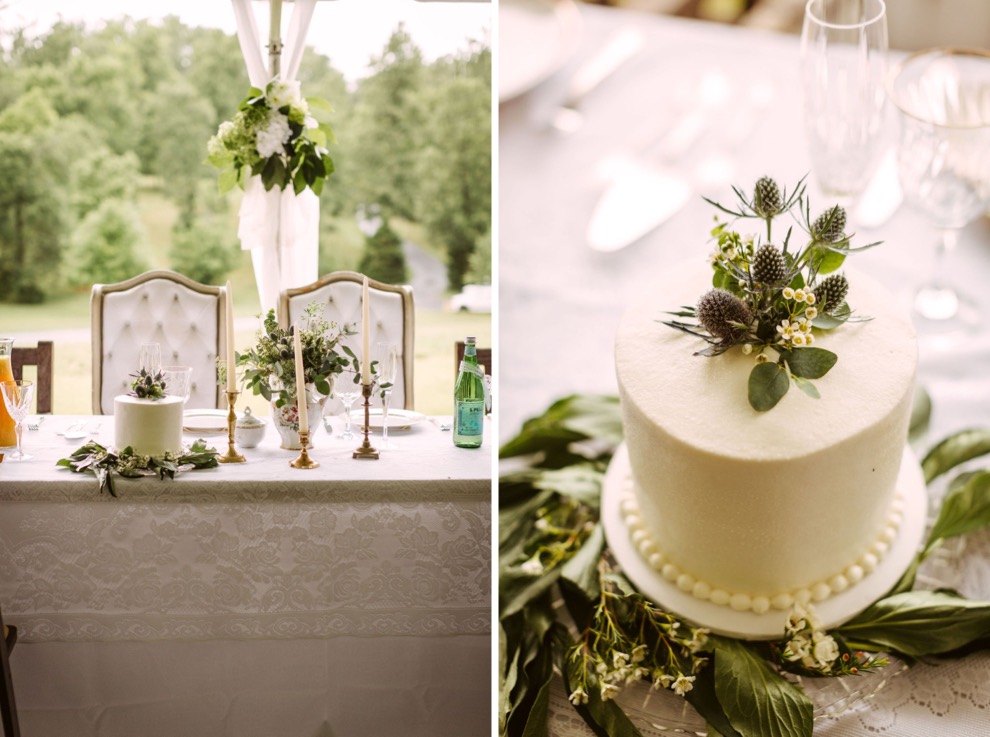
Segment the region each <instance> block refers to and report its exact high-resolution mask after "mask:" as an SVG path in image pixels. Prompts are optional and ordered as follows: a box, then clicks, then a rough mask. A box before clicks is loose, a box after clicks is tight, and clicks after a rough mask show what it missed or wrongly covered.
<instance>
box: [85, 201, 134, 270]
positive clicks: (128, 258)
mask: <svg viewBox="0 0 990 737" xmlns="http://www.w3.org/2000/svg"><path fill="white" fill-rule="evenodd" d="M144 238H145V235H144V229H143V228H142V226H141V222H140V221H139V220H138V218H137V215H136V214H135V212H134V205H133V204H132V203H130V202H126V201H124V200H104V201H103V202H102V203H101V204H100V206H99V207H97V208H96V209H95V210H93V211H92V212H91V213H89V214H88V215H87V216H86V217H85V218H84V219H83V221H82V222H81V223H79V226H78V227H77V228H76V229H75V231H74V232H73V233H72V238H71V259H70V260H69V263H70V264H71V272H70V273H69V274H68V279H69V282H70V283H71V284H76V285H79V286H84V285H88V284H93V283H95V282H116V281H122V280H123V279H129V278H130V277H132V276H136V275H137V274H140V273H141V272H142V271H144V269H145V268H146V267H145V265H144V264H143V263H142V262H141V261H140V260H139V259H138V257H137V255H136V254H135V248H136V246H137V244H138V243H140V242H141V241H143V240H144Z"/></svg>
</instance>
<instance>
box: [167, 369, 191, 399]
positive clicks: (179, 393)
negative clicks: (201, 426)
mask: <svg viewBox="0 0 990 737" xmlns="http://www.w3.org/2000/svg"><path fill="white" fill-rule="evenodd" d="M162 378H163V379H165V394H166V395H167V396H170V397H181V398H182V403H183V404H185V403H186V402H188V401H189V395H190V394H191V393H192V366H165V367H163V368H162Z"/></svg>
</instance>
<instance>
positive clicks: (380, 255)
mask: <svg viewBox="0 0 990 737" xmlns="http://www.w3.org/2000/svg"><path fill="white" fill-rule="evenodd" d="M358 268H359V269H360V271H361V273H363V274H367V275H368V276H369V277H371V278H372V279H377V280H378V281H382V282H386V283H388V284H405V283H406V282H407V281H408V279H409V277H408V273H407V269H406V257H405V254H403V252H402V239H401V238H400V237H399V235H398V233H396V232H395V231H394V230H392V228H390V227H389V224H388V220H386V219H383V220H382V224H381V225H380V226H379V227H378V230H377V231H376V232H375V234H374V235H372V236H367V237H365V246H364V255H363V256H362V257H361V264H360V266H359V267H358Z"/></svg>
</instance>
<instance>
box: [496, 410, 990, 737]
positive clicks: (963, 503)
mask: <svg viewBox="0 0 990 737" xmlns="http://www.w3.org/2000/svg"><path fill="white" fill-rule="evenodd" d="M927 406H928V405H927V398H926V397H923V401H921V402H916V407H927ZM926 420H927V412H922V416H920V417H919V416H913V417H912V427H913V428H914V427H916V424H917V423H923V422H924V421H926ZM621 440H622V423H621V418H620V413H619V403H618V399H617V398H615V397H601V396H586V395H574V396H570V397H567V398H565V399H562V400H560V401H558V402H556V403H554V404H553V405H552V406H550V408H549V409H548V410H547V411H546V412H545V413H544V414H543V415H542V416H540V417H537V418H535V419H532V420H529V421H528V422H526V423H525V424H524V426H523V428H522V430H521V432H520V433H519V435H518V436H517V437H516V438H514V439H512V440H511V441H509V442H508V443H507V444H505V445H504V446H502V448H501V450H500V457H501V458H502V459H510V458H515V459H517V460H518V462H517V463H516V465H515V468H514V470H509V471H505V472H503V473H502V474H501V477H500V480H499V698H498V718H499V734H500V735H503V736H504V737H516V736H517V735H524V736H525V737H537V736H538V735H546V734H547V733H548V723H549V722H548V720H549V706H550V685H551V682H552V679H553V678H554V677H557V676H560V677H562V678H563V681H564V686H565V689H566V691H567V693H568V694H569V698H570V701H571V703H572V704H574V708H575V709H576V710H577V712H578V713H579V714H580V715H581V717H582V718H583V719H584V720H585V722H586V723H587V724H588V725H589V727H590V728H591V730H592V731H593V732H594V733H595V734H597V735H608V737H638V735H640V732H639V731H638V730H637V729H636V727H635V725H634V724H633V723H632V721H631V720H630V719H629V718H628V716H627V715H626V714H625V713H624V712H623V711H622V709H621V707H620V706H619V705H618V704H617V703H616V702H615V701H614V700H613V699H614V696H615V694H616V693H617V692H618V690H620V689H621V687H622V686H624V685H625V684H628V683H631V682H633V681H636V680H639V679H647V680H650V681H652V682H653V685H654V687H655V688H664V689H670V690H673V691H674V692H675V693H678V694H679V695H682V696H683V697H684V698H685V699H686V700H687V701H688V702H689V703H690V704H691V705H692V706H693V707H694V708H695V710H696V711H697V712H698V713H699V714H700V715H701V716H702V717H703V718H704V719H705V721H706V723H707V725H708V734H709V735H720V736H721V737H763V735H777V736H779V737H810V735H811V734H812V729H813V728H812V720H813V705H812V702H811V700H810V699H809V698H808V696H807V695H806V694H805V693H804V692H803V691H802V690H801V689H800V687H799V686H797V685H795V684H794V683H792V682H791V681H790V680H788V679H786V678H785V677H784V676H783V675H782V672H785V671H786V672H790V673H795V674H800V675H802V676H811V677H839V676H850V675H855V674H856V673H859V672H863V671H865V670H871V669H875V668H880V667H882V666H883V665H884V664H885V662H886V660H885V658H884V657H883V655H882V654H883V653H893V654H897V655H899V656H901V657H904V658H906V659H908V660H913V659H916V658H921V657H924V656H930V655H946V654H952V653H958V652H963V651H969V650H972V649H979V648H987V647H990V601H972V600H969V599H966V598H964V597H962V596H960V595H959V594H957V593H956V592H953V591H915V590H912V589H913V586H914V581H915V575H916V573H917V570H918V566H919V565H920V564H921V562H922V561H923V560H924V559H925V558H926V557H927V556H928V555H929V554H930V553H931V552H932V551H933V550H935V548H937V547H938V546H939V545H940V544H941V543H942V541H944V540H947V539H949V538H952V537H956V536H958V535H963V534H966V533H969V532H973V531H975V530H978V529H981V528H983V527H986V526H988V525H990V470H980V471H976V472H968V473H963V474H961V475H959V476H957V477H956V478H955V479H953V480H952V481H951V483H950V484H949V486H948V491H947V493H946V496H945V499H944V501H943V502H942V506H941V510H940V512H939V515H938V519H937V520H936V522H935V524H934V526H933V528H932V530H931V533H930V535H929V537H928V540H927V542H926V544H925V546H924V547H923V549H922V550H921V552H920V553H919V554H918V556H917V558H916V559H915V561H914V562H913V563H912V565H911V566H910V568H909V569H908V570H907V572H906V573H905V574H904V576H903V577H902V578H901V580H900V581H899V582H898V583H897V585H896V586H895V587H894V588H893V589H892V590H891V591H890V592H889V593H888V594H887V595H886V596H885V597H884V598H882V599H880V600H879V601H877V602H875V603H874V604H873V605H872V606H870V607H869V608H868V609H867V610H866V611H864V612H862V613H861V614H859V615H858V616H856V617H854V618H853V619H852V620H850V621H848V622H846V623H845V624H843V625H841V626H840V627H838V628H837V629H836V630H833V631H831V632H828V633H825V632H823V631H822V630H821V629H820V627H818V626H817V622H816V621H815V620H814V616H813V614H810V615H809V614H801V613H800V612H798V613H797V614H796V615H795V614H792V616H791V619H790V621H789V622H788V627H787V632H786V633H782V636H783V637H782V640H781V641H780V642H776V643H763V642H748V641H743V640H735V639H732V638H728V637H718V636H714V635H711V636H709V635H708V633H706V632H705V631H704V630H699V629H694V628H691V627H690V626H688V625H686V624H685V623H683V622H680V621H679V620H678V619H677V618H676V617H675V616H674V615H671V614H669V613H667V612H663V611H662V610H660V609H659V608H657V607H656V606H655V605H654V604H652V603H651V602H650V601H649V600H648V599H646V598H645V597H643V596H642V595H641V594H640V593H639V592H637V591H636V589H635V587H634V586H633V585H632V584H631V583H630V582H629V581H628V580H626V579H625V578H624V577H623V576H622V574H621V572H619V571H616V570H614V569H613V568H612V566H611V565H610V564H609V556H608V551H607V550H606V547H605V537H604V533H603V530H602V526H601V523H600V521H599V497H600V493H601V485H602V481H603V478H604V474H605V470H606V468H607V466H608V463H609V461H610V460H611V457H612V454H613V452H614V450H615V448H616V446H617V445H618V444H619V443H620V442H621ZM987 453H990V430H987V429H972V430H966V431H963V432H960V433H957V434H955V435H952V436H950V437H949V438H947V439H946V440H943V441H942V442H941V443H939V444H938V445H936V446H935V447H934V448H933V449H932V450H931V451H930V452H929V453H928V454H927V455H926V456H925V459H924V461H923V462H922V469H923V471H924V476H925V480H926V482H931V481H932V480H933V479H935V478H937V477H939V476H941V475H942V474H944V473H946V472H948V471H949V470H951V469H953V468H955V467H956V466H958V465H960V464H961V463H964V462H966V461H968V460H971V459H973V458H976V457H979V456H981V455H984V454H987ZM560 599H562V600H563V602H564V607H563V608H558V607H556V606H555V605H554V604H555V601H557V600H560Z"/></svg>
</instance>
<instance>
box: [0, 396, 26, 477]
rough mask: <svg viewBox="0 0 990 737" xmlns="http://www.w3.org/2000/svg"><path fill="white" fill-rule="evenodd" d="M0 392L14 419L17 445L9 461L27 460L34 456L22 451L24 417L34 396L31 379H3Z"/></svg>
mask: <svg viewBox="0 0 990 737" xmlns="http://www.w3.org/2000/svg"><path fill="white" fill-rule="evenodd" d="M0 393H2V394H3V403H4V406H5V407H6V408H7V412H8V413H10V416H11V418H12V419H13V420H14V432H15V433H16V435H17V447H16V449H15V450H14V452H13V453H12V454H11V455H10V458H9V460H11V461H29V460H31V459H32V458H34V456H30V455H27V454H26V453H25V452H24V448H23V444H22V439H23V436H24V418H25V417H27V416H28V412H29V411H30V409H31V400H32V399H33V398H34V382H33V381H22V380H16V381H5V382H3V383H2V384H0Z"/></svg>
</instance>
